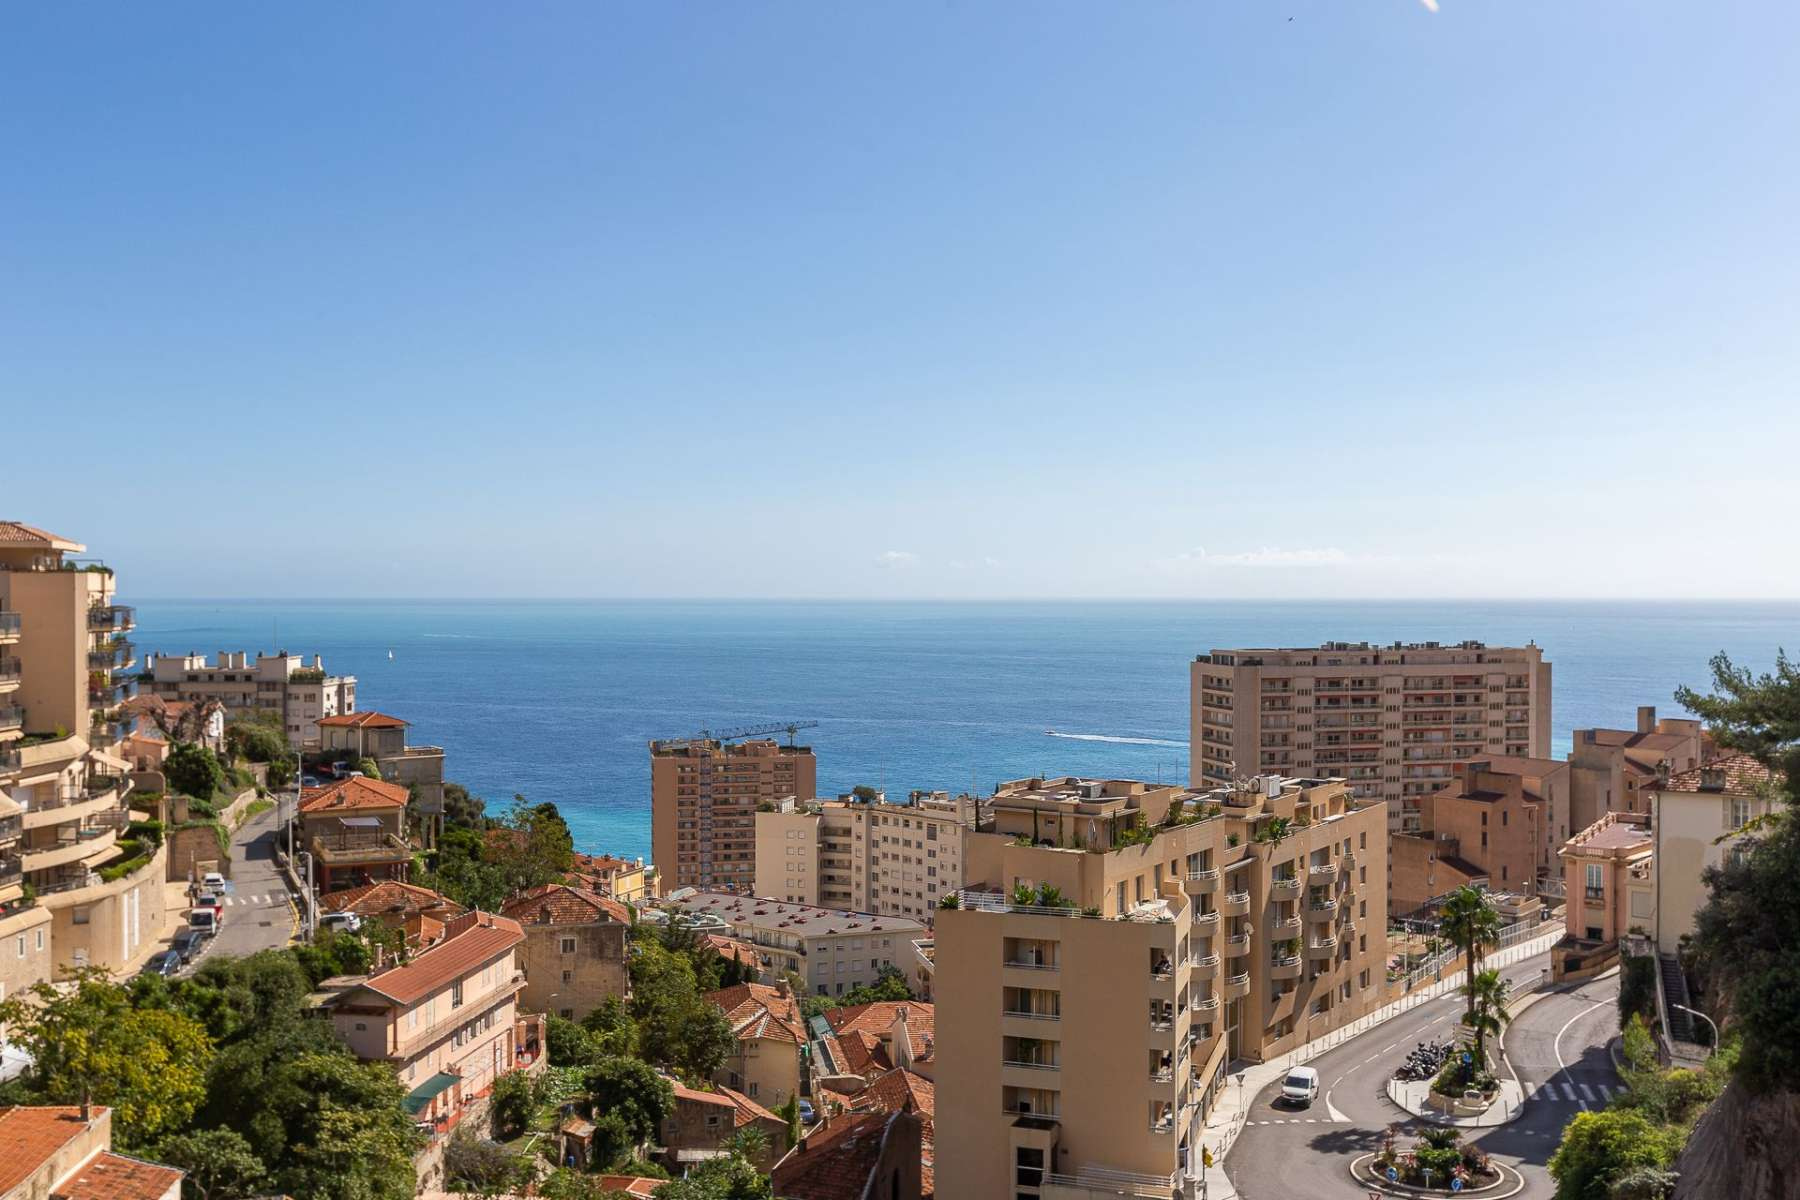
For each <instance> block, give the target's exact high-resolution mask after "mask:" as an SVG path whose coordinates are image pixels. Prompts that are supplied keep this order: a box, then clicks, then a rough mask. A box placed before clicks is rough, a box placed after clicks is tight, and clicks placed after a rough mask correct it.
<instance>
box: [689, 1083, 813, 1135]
mask: <svg viewBox="0 0 1800 1200" xmlns="http://www.w3.org/2000/svg"><path fill="white" fill-rule="evenodd" d="M663 1078H665V1079H667V1080H668V1081H669V1086H670V1087H672V1088H674V1089H675V1098H676V1099H677V1100H686V1101H689V1102H690V1103H693V1104H711V1105H714V1106H716V1107H719V1108H729V1109H731V1123H732V1126H733V1127H734V1128H742V1127H743V1126H745V1125H748V1124H750V1123H751V1122H752V1121H774V1122H775V1123H776V1124H778V1125H785V1124H787V1122H785V1121H783V1120H782V1119H781V1118H780V1117H778V1116H776V1115H775V1114H774V1113H772V1112H770V1111H769V1110H768V1109H766V1108H764V1107H763V1106H762V1105H760V1104H758V1103H757V1102H756V1101H754V1100H752V1099H751V1098H750V1097H748V1096H746V1095H744V1093H742V1092H736V1091H733V1090H731V1089H730V1088H728V1087H721V1088H719V1089H718V1090H717V1091H711V1092H707V1091H702V1090H701V1089H699V1088H693V1087H689V1086H688V1085H687V1084H685V1083H683V1082H681V1081H680V1080H679V1079H676V1078H674V1077H673V1076H668V1075H665V1076H664V1077H663Z"/></svg>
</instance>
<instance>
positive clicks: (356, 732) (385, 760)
mask: <svg viewBox="0 0 1800 1200" xmlns="http://www.w3.org/2000/svg"><path fill="white" fill-rule="evenodd" d="M317 726H318V744H319V750H320V751H321V752H322V753H325V754H334V753H335V754H341V755H343V756H345V758H346V759H353V760H360V759H364V758H368V759H373V760H374V762H375V766H376V769H377V770H379V771H380V772H381V777H382V779H384V780H386V781H387V782H389V783H397V784H400V785H401V786H403V787H405V788H406V789H408V791H410V792H411V793H412V796H413V799H414V800H415V801H416V803H417V808H418V813H419V829H418V832H419V837H420V840H421V842H422V844H423V845H424V846H425V848H426V849H430V848H431V847H433V846H435V845H437V840H438V837H439V836H440V835H441V834H442V833H443V831H444V748H443V747H442V746H409V745H407V743H406V730H407V728H408V726H407V723H406V722H405V721H402V720H401V719H400V718H399V717H393V716H389V715H388V714H387V713H380V712H359V713H337V714H335V715H333V716H328V717H320V718H319V720H318V722H317Z"/></svg>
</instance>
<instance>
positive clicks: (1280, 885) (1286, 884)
mask: <svg viewBox="0 0 1800 1200" xmlns="http://www.w3.org/2000/svg"><path fill="white" fill-rule="evenodd" d="M1299 890H1300V877H1299V876H1298V875H1289V876H1286V877H1281V876H1277V877H1276V878H1274V879H1271V880H1269V895H1271V896H1291V895H1293V894H1294V893H1296V892H1298V891H1299Z"/></svg>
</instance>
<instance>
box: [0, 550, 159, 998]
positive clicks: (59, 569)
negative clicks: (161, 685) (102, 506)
mask: <svg viewBox="0 0 1800 1200" xmlns="http://www.w3.org/2000/svg"><path fill="white" fill-rule="evenodd" d="M85 549H86V547H84V546H82V545H81V544H80V543H79V542H74V541H70V540H68V539H66V538H61V537H58V536H57V535H55V534H52V533H47V532H45V531H44V530H41V529H36V528H33V527H31V526H28V525H21V524H18V523H16V522H0V986H4V987H5V988H6V989H7V990H8V991H9V992H17V991H18V990H19V989H21V988H24V987H29V986H30V985H32V984H34V983H38V982H41V981H43V980H44V979H47V978H61V977H65V976H67V975H68V974H69V973H70V972H72V971H73V970H75V969H76V968H79V967H85V966H101V967H121V966H124V965H125V964H126V963H128V962H130V961H132V960H133V959H134V958H135V957H136V956H137V955H138V953H139V952H140V950H142V949H143V947H144V946H145V945H146V944H147V942H149V941H153V940H154V939H155V938H157V937H159V936H160V935H161V933H162V929H163V923H164V912H163V887H162V871H163V863H164V859H163V853H164V852H163V851H161V850H150V849H149V848H147V847H146V846H144V845H142V844H140V843H136V842H134V841H132V840H131V839H129V838H127V837H126V836H125V834H126V827H127V825H128V824H129V822H130V819H131V813H130V809H129V805H128V803H127V799H126V797H127V795H128V794H129V792H130V790H131V781H130V779H129V778H128V777H127V774H126V772H127V770H128V769H129V767H128V764H127V763H126V762H125V761H124V760H123V759H121V758H120V757H119V756H118V755H117V753H116V748H117V744H118V742H119V739H120V738H121V737H122V736H123V734H124V733H125V726H124V721H123V715H122V711H121V709H122V705H123V704H124V703H125V702H126V701H127V700H128V699H130V697H131V695H132V692H133V686H134V685H133V679H132V676H131V674H130V672H131V669H132V667H133V666H134V664H135V659H134V654H135V651H134V650H133V648H132V646H131V643H130V642H129V641H127V640H126V637H125V635H126V634H128V633H129V632H130V631H131V628H132V623H133V613H132V610H131V609H129V608H126V607H124V606H122V605H119V604H117V603H115V602H114V598H113V583H114V580H113V574H112V572H111V570H109V569H108V568H107V567H105V566H104V565H103V564H100V563H97V562H87V561H78V560H77V559H76V558H75V557H74V556H75V555H79V554H82V553H83V552H85ZM148 815H151V816H158V815H160V814H158V813H151V814H148ZM28 888H29V889H30V892H31V893H32V894H33V895H34V896H35V899H32V900H27V899H26V895H27V889H28ZM9 952H10V953H9Z"/></svg>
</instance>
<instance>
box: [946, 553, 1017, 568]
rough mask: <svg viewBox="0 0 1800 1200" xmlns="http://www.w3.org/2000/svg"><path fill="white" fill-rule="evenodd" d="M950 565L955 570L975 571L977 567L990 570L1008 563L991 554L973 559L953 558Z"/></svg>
mask: <svg viewBox="0 0 1800 1200" xmlns="http://www.w3.org/2000/svg"><path fill="white" fill-rule="evenodd" d="M948 565H949V567H950V569H951V570H953V571H973V570H974V569H975V568H977V567H986V568H987V569H988V570H990V571H992V570H995V569H997V568H999V567H1003V566H1005V565H1006V564H1005V563H1003V562H1001V561H1000V560H999V559H997V558H995V557H994V556H993V555H991V554H990V555H987V556H985V557H982V558H977V559H974V560H972V561H971V560H970V559H966V558H953V559H951V560H950V562H949V564H948Z"/></svg>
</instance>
